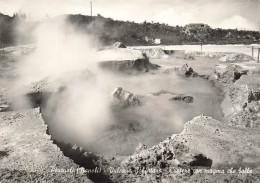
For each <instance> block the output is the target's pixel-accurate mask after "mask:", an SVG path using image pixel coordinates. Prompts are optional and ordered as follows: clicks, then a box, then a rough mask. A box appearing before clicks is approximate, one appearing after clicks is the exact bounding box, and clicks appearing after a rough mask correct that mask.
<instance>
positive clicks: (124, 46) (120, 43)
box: [113, 42, 126, 48]
mask: <svg viewBox="0 0 260 183" xmlns="http://www.w3.org/2000/svg"><path fill="white" fill-rule="evenodd" d="M113 47H115V48H126V45H125V44H124V43H122V42H116V43H115V44H113Z"/></svg>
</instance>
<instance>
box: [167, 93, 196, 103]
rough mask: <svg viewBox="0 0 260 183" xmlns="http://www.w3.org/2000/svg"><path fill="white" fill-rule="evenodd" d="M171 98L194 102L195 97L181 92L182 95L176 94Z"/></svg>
mask: <svg viewBox="0 0 260 183" xmlns="http://www.w3.org/2000/svg"><path fill="white" fill-rule="evenodd" d="M169 100H171V101H183V102H186V103H192V102H193V97H192V96H186V95H183V94H180V95H175V96H173V97H171V98H170V99H169Z"/></svg>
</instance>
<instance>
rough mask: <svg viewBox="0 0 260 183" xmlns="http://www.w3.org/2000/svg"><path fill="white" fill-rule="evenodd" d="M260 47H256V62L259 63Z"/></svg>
mask: <svg viewBox="0 0 260 183" xmlns="http://www.w3.org/2000/svg"><path fill="white" fill-rule="evenodd" d="M259 55H260V48H258V55H257V63H259Z"/></svg>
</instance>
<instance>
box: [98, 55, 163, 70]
mask: <svg viewBox="0 0 260 183" xmlns="http://www.w3.org/2000/svg"><path fill="white" fill-rule="evenodd" d="M99 66H100V67H101V68H103V69H106V70H110V71H114V72H121V73H126V74H134V73H139V72H148V71H150V70H156V69H158V68H159V67H160V66H159V65H156V64H152V63H151V62H150V61H149V59H148V58H142V59H135V60H120V61H103V62H100V63H99Z"/></svg>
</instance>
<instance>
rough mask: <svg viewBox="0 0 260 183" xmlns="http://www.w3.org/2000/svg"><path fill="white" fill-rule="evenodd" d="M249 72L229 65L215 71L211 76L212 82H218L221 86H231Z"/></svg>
mask: <svg viewBox="0 0 260 183" xmlns="http://www.w3.org/2000/svg"><path fill="white" fill-rule="evenodd" d="M247 73H248V71H247V70H244V69H242V67H240V66H238V65H234V64H231V65H228V66H227V67H221V68H220V69H215V70H214V71H213V73H212V74H211V75H210V80H214V81H217V82H219V83H221V84H224V85H225V84H231V83H234V82H235V81H236V80H238V79H239V78H240V77H241V76H242V75H246V74H247Z"/></svg>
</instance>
